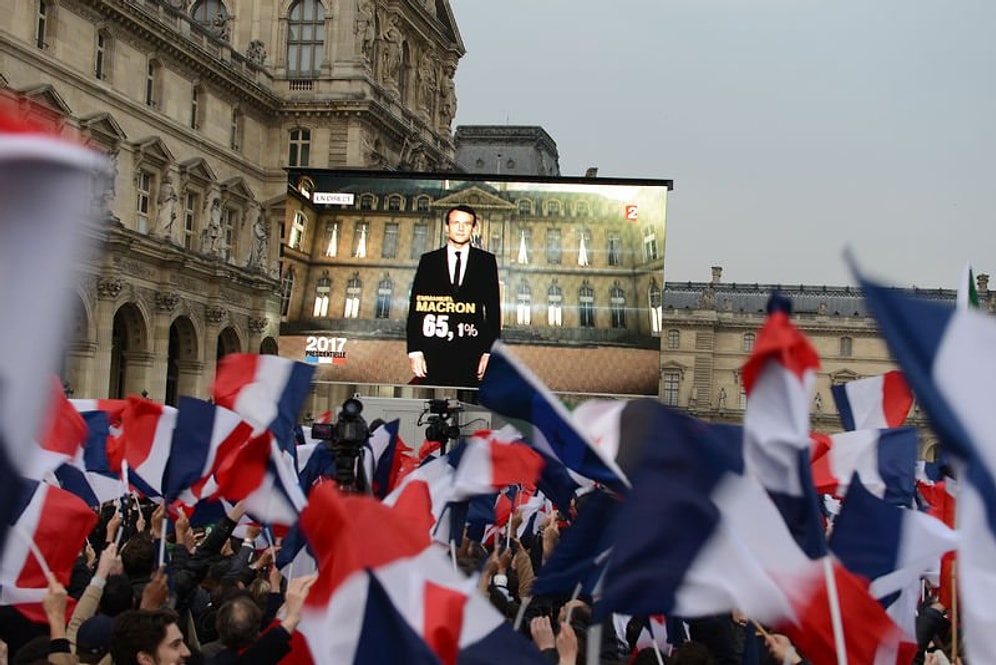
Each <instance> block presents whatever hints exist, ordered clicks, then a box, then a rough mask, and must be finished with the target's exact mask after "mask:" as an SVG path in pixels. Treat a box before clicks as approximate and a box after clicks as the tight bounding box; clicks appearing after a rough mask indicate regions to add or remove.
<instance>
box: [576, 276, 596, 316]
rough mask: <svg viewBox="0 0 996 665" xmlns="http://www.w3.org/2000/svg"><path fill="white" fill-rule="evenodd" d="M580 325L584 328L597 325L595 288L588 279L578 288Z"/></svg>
mask: <svg viewBox="0 0 996 665" xmlns="http://www.w3.org/2000/svg"><path fill="white" fill-rule="evenodd" d="M578 325H579V326H581V327H582V328H594V327H595V290H594V289H592V288H591V285H590V284H588V280H585V281H584V283H582V284H581V288H580V289H578Z"/></svg>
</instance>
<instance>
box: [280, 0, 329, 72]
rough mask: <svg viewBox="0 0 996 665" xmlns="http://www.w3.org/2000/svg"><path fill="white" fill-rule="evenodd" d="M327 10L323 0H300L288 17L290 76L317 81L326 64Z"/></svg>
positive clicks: (288, 62) (288, 66) (293, 6)
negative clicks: (324, 55) (324, 52)
mask: <svg viewBox="0 0 996 665" xmlns="http://www.w3.org/2000/svg"><path fill="white" fill-rule="evenodd" d="M324 35H325V7H324V6H322V3H321V2H319V0H297V2H295V3H294V4H293V5H292V6H291V9H290V14H289V16H288V17H287V76H288V77H290V78H315V77H317V76H318V72H319V69H320V68H321V64H322V50H323V46H324V42H325V36H324Z"/></svg>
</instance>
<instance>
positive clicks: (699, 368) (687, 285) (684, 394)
mask: <svg viewBox="0 0 996 665" xmlns="http://www.w3.org/2000/svg"><path fill="white" fill-rule="evenodd" d="M722 273H723V270H722V268H721V267H714V268H713V269H712V279H711V281H708V282H668V283H667V285H666V286H665V289H664V311H663V324H662V331H661V364H660V377H661V392H660V398H661V400H662V401H663V402H664V403H665V404H670V405H673V406H677V407H680V408H683V409H687V410H688V411H689V412H690V413H692V414H694V415H696V416H698V417H700V418H703V419H705V420H709V421H715V422H730V423H739V422H741V421H742V419H743V414H744V409H745V407H746V405H747V396H746V393H745V391H744V385H743V381H742V378H741V374H740V370H741V368H742V367H743V365H744V363H745V362H746V360H747V358H748V356H749V355H750V353H751V351H752V350H753V348H754V342H755V341H756V339H757V332H758V330H759V329H760V328H761V326H762V325H763V324H764V321H765V319H766V317H767V314H766V311H765V306H766V304H767V301H768V298H769V297H770V295H771V294H772V292H774V291H778V292H779V293H781V294H782V295H783V296H785V297H787V298H788V299H789V300H791V301H792V306H793V322H794V323H795V324H796V325H797V326H798V327H799V329H800V330H802V332H803V333H805V335H806V336H807V337H808V338H809V339H810V341H811V342H812V344H813V346H814V347H815V349H816V351H817V353H818V354H819V356H820V361H821V368H820V371H819V373H818V376H817V381H816V388H815V392H814V396H813V403H812V408H811V417H812V422H813V430H814V431H817V432H837V431H840V430H841V425H840V418H839V416H838V413H837V410H836V407H835V406H834V401H833V396H832V394H831V392H830V387H831V386H833V385H838V384H842V383H846V382H848V381H853V380H855V379H860V378H864V377H869V376H876V375H879V374H882V373H884V372H886V371H889V370H892V369H896V365H895V364H894V363H893V362H892V360H891V358H890V355H889V351H888V349H887V347H886V345H885V342H884V341H883V340H882V338H881V337H880V336H879V332H878V328H877V326H876V324H875V321H874V319H873V318H872V317H871V315H870V314H869V312H868V309H867V306H866V305H865V301H864V298H863V297H862V295H861V291H860V289H857V288H854V287H831V286H807V285H801V284H800V285H784V284H742V283H739V284H738V283H731V282H724V281H723V279H722ZM976 282H977V291H978V294H979V300H980V307H982V308H984V309H986V310H987V311H989V312H990V313H992V312H994V311H996V294H994V293H992V292H991V291H989V277H988V275H978V277H977V279H976ZM911 294H912V295H915V296H917V297H919V298H926V299H931V300H939V301H943V302H949V303H952V304H953V303H954V301H955V298H956V295H957V293H956V291H954V290H950V289H913V290H911ZM909 424H912V425H914V426H916V427H917V428H918V429H919V430H920V433H921V454H922V455H923V456H925V458H926V459H930V458H931V455H932V448H933V446H934V445H935V443H936V437H935V436H934V434H933V433H932V432H931V431H930V429H929V427H928V425H927V421H926V418H925V416H924V415H922V414H921V412H920V410H919V408H918V407H917V406H916V404H914V407H913V410H912V412H911V415H910V419H909Z"/></svg>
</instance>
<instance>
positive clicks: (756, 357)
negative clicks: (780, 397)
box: [742, 312, 820, 394]
mask: <svg viewBox="0 0 996 665" xmlns="http://www.w3.org/2000/svg"><path fill="white" fill-rule="evenodd" d="M769 360H775V361H777V362H778V363H779V364H780V365H781V366H782V367H784V368H785V369H787V370H789V371H790V372H792V373H793V374H794V375H795V376H796V377H798V378H799V379H800V380H801V379H802V375H803V373H804V372H805V371H806V370H807V369H814V370H815V369H819V367H820V356H819V354H818V353H816V349H814V348H813V345H812V344H810V342H809V340H808V339H807V338H806V336H805V335H804V334H802V331H800V330H799V329H798V328H796V327H795V324H793V323H792V321H791V320H789V317H788V315H787V314H786V313H785V312H774V313H773V314H771V315H770V316H769V317H768V319H767V321H765V322H764V325H763V326H762V327H761V330H760V331H759V332H758V335H757V342H756V343H755V345H754V353H753V354H751V357H750V358H748V359H747V362H746V363H745V364H744V367H743V374H742V375H743V379H744V388H745V389H746V390H747V393H748V394H750V392H751V390H752V389H753V388H754V383H755V382H756V381H757V379H758V377H760V375H761V370H762V369H763V368H764V365H765V363H767V362H768V361H769Z"/></svg>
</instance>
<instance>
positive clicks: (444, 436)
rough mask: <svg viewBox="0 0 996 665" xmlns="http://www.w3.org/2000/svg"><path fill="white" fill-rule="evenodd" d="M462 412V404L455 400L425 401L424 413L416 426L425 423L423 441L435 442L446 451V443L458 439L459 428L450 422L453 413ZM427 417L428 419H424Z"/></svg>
mask: <svg viewBox="0 0 996 665" xmlns="http://www.w3.org/2000/svg"><path fill="white" fill-rule="evenodd" d="M459 411H463V404H461V403H460V402H458V401H457V400H455V399H449V398H447V399H430V400H427V401H426V407H425V411H423V412H422V415H421V416H419V419H418V424H419V425H421V424H423V422H424V423H427V426H426V428H425V440H426V441H436V442H438V443H440V444H442V446H443V450H444V451H445V449H446V443H447V442H448V441H449V440H450V439H452V440H454V441H455V440H457V439H459V438H460V426H459V425H457V424H456V423H454V422H450V418H452V417H453V414H454V413H457V412H459ZM426 416H428V417H426Z"/></svg>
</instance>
